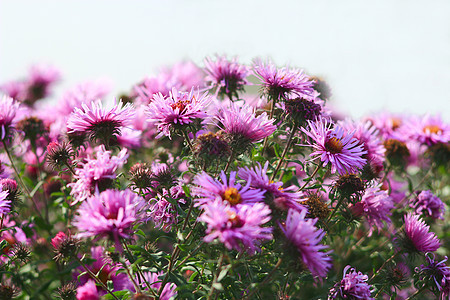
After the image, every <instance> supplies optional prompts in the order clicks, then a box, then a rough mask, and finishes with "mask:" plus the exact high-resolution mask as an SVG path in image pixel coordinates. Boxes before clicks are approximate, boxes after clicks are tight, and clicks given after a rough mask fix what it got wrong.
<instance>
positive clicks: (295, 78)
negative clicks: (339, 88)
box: [253, 60, 315, 101]
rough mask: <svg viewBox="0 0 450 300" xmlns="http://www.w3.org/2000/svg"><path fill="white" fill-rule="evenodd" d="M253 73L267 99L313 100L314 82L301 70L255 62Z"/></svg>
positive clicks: (259, 61)
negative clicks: (295, 98) (290, 97)
mask: <svg viewBox="0 0 450 300" xmlns="http://www.w3.org/2000/svg"><path fill="white" fill-rule="evenodd" d="M253 73H254V74H255V76H256V77H258V78H259V79H260V80H261V86H262V89H263V91H264V93H265V94H266V95H267V96H268V98H269V99H273V100H275V101H278V100H279V99H281V98H283V99H287V98H288V96H290V95H292V96H298V97H301V98H306V99H308V100H311V99H313V98H314V94H315V91H314V89H313V87H314V81H312V80H311V79H310V78H309V76H308V75H306V74H305V73H303V70H297V69H288V68H281V69H278V68H277V67H276V66H275V65H274V64H273V63H271V62H267V63H263V62H262V61H261V60H256V61H255V62H254V64H253Z"/></svg>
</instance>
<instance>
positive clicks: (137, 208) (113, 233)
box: [73, 189, 145, 249]
mask: <svg viewBox="0 0 450 300" xmlns="http://www.w3.org/2000/svg"><path fill="white" fill-rule="evenodd" d="M144 206H145V201H144V199H143V198H141V197H140V196H138V195H137V194H135V193H133V192H132V191H131V190H128V189H127V190H124V191H116V190H106V191H104V192H101V193H100V194H99V195H94V196H91V197H89V198H88V199H87V200H86V201H85V202H83V203H82V204H81V206H80V207H79V208H78V210H77V215H76V216H75V219H74V222H73V224H74V226H75V227H77V228H78V230H79V231H80V233H78V234H77V237H79V238H82V237H96V238H101V237H106V238H109V239H111V240H113V241H114V242H115V243H116V248H118V249H122V248H121V244H120V239H129V238H131V235H132V234H133V226H134V225H135V224H136V223H139V222H141V221H142V219H143V213H142V209H143V207H144Z"/></svg>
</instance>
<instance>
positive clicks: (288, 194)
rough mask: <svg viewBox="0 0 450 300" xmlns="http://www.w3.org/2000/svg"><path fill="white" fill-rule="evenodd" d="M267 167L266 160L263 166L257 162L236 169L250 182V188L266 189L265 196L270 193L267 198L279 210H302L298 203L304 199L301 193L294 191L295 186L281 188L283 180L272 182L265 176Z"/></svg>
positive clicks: (240, 175) (302, 207)
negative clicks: (249, 166) (250, 166)
mask: <svg viewBox="0 0 450 300" xmlns="http://www.w3.org/2000/svg"><path fill="white" fill-rule="evenodd" d="M268 167H269V162H268V161H267V162H266V163H265V164H264V168H261V165H260V164H259V162H258V165H257V166H255V167H254V168H251V169H250V168H248V167H245V168H240V169H239V170H238V176H239V177H240V178H241V179H243V180H245V181H247V182H250V186H251V187H252V188H256V189H260V190H263V191H266V193H265V196H266V199H267V196H268V195H270V196H271V199H269V201H270V202H269V203H272V202H273V204H274V205H275V207H277V208H278V209H280V210H286V211H287V210H288V209H289V208H292V209H295V210H298V211H300V210H303V209H306V207H304V206H303V205H301V204H300V203H301V202H302V201H305V200H306V199H305V198H303V197H302V194H301V193H299V192H295V190H296V188H294V187H292V186H291V187H288V188H282V186H283V182H273V181H271V180H270V179H269V176H267V168H268Z"/></svg>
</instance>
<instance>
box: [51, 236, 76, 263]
mask: <svg viewBox="0 0 450 300" xmlns="http://www.w3.org/2000/svg"><path fill="white" fill-rule="evenodd" d="M79 244H80V242H79V240H78V239H76V238H74V237H73V236H72V235H71V234H70V232H69V234H68V235H66V234H65V233H64V232H62V231H60V232H58V234H56V236H55V237H54V238H52V246H53V250H54V251H55V257H54V258H55V260H57V261H59V260H62V261H69V260H70V259H71V258H73V257H74V256H75V255H77V252H78V249H79Z"/></svg>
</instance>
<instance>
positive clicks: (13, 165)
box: [2, 141, 44, 219]
mask: <svg viewBox="0 0 450 300" xmlns="http://www.w3.org/2000/svg"><path fill="white" fill-rule="evenodd" d="M2 143H3V148H4V149H5V151H6V155H8V158H9V162H10V163H11V167H12V168H13V170H14V173H15V174H16V177H17V179H18V180H19V184H20V185H21V186H22V189H23V191H24V192H25V194H27V196H28V198H30V200H31V202H33V206H34V209H35V210H36V212H37V214H38V215H39V217H40V218H41V219H44V218H43V217H42V215H41V212H40V211H39V208H38V206H37V204H36V202H35V201H34V199H33V197H31V194H30V191H29V190H28V188H27V186H26V185H25V183H24V182H23V180H22V176H20V174H19V171H17V168H16V165H15V164H14V161H13V158H12V156H11V153H10V152H9V150H8V147H7V145H6V143H5V141H2Z"/></svg>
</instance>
